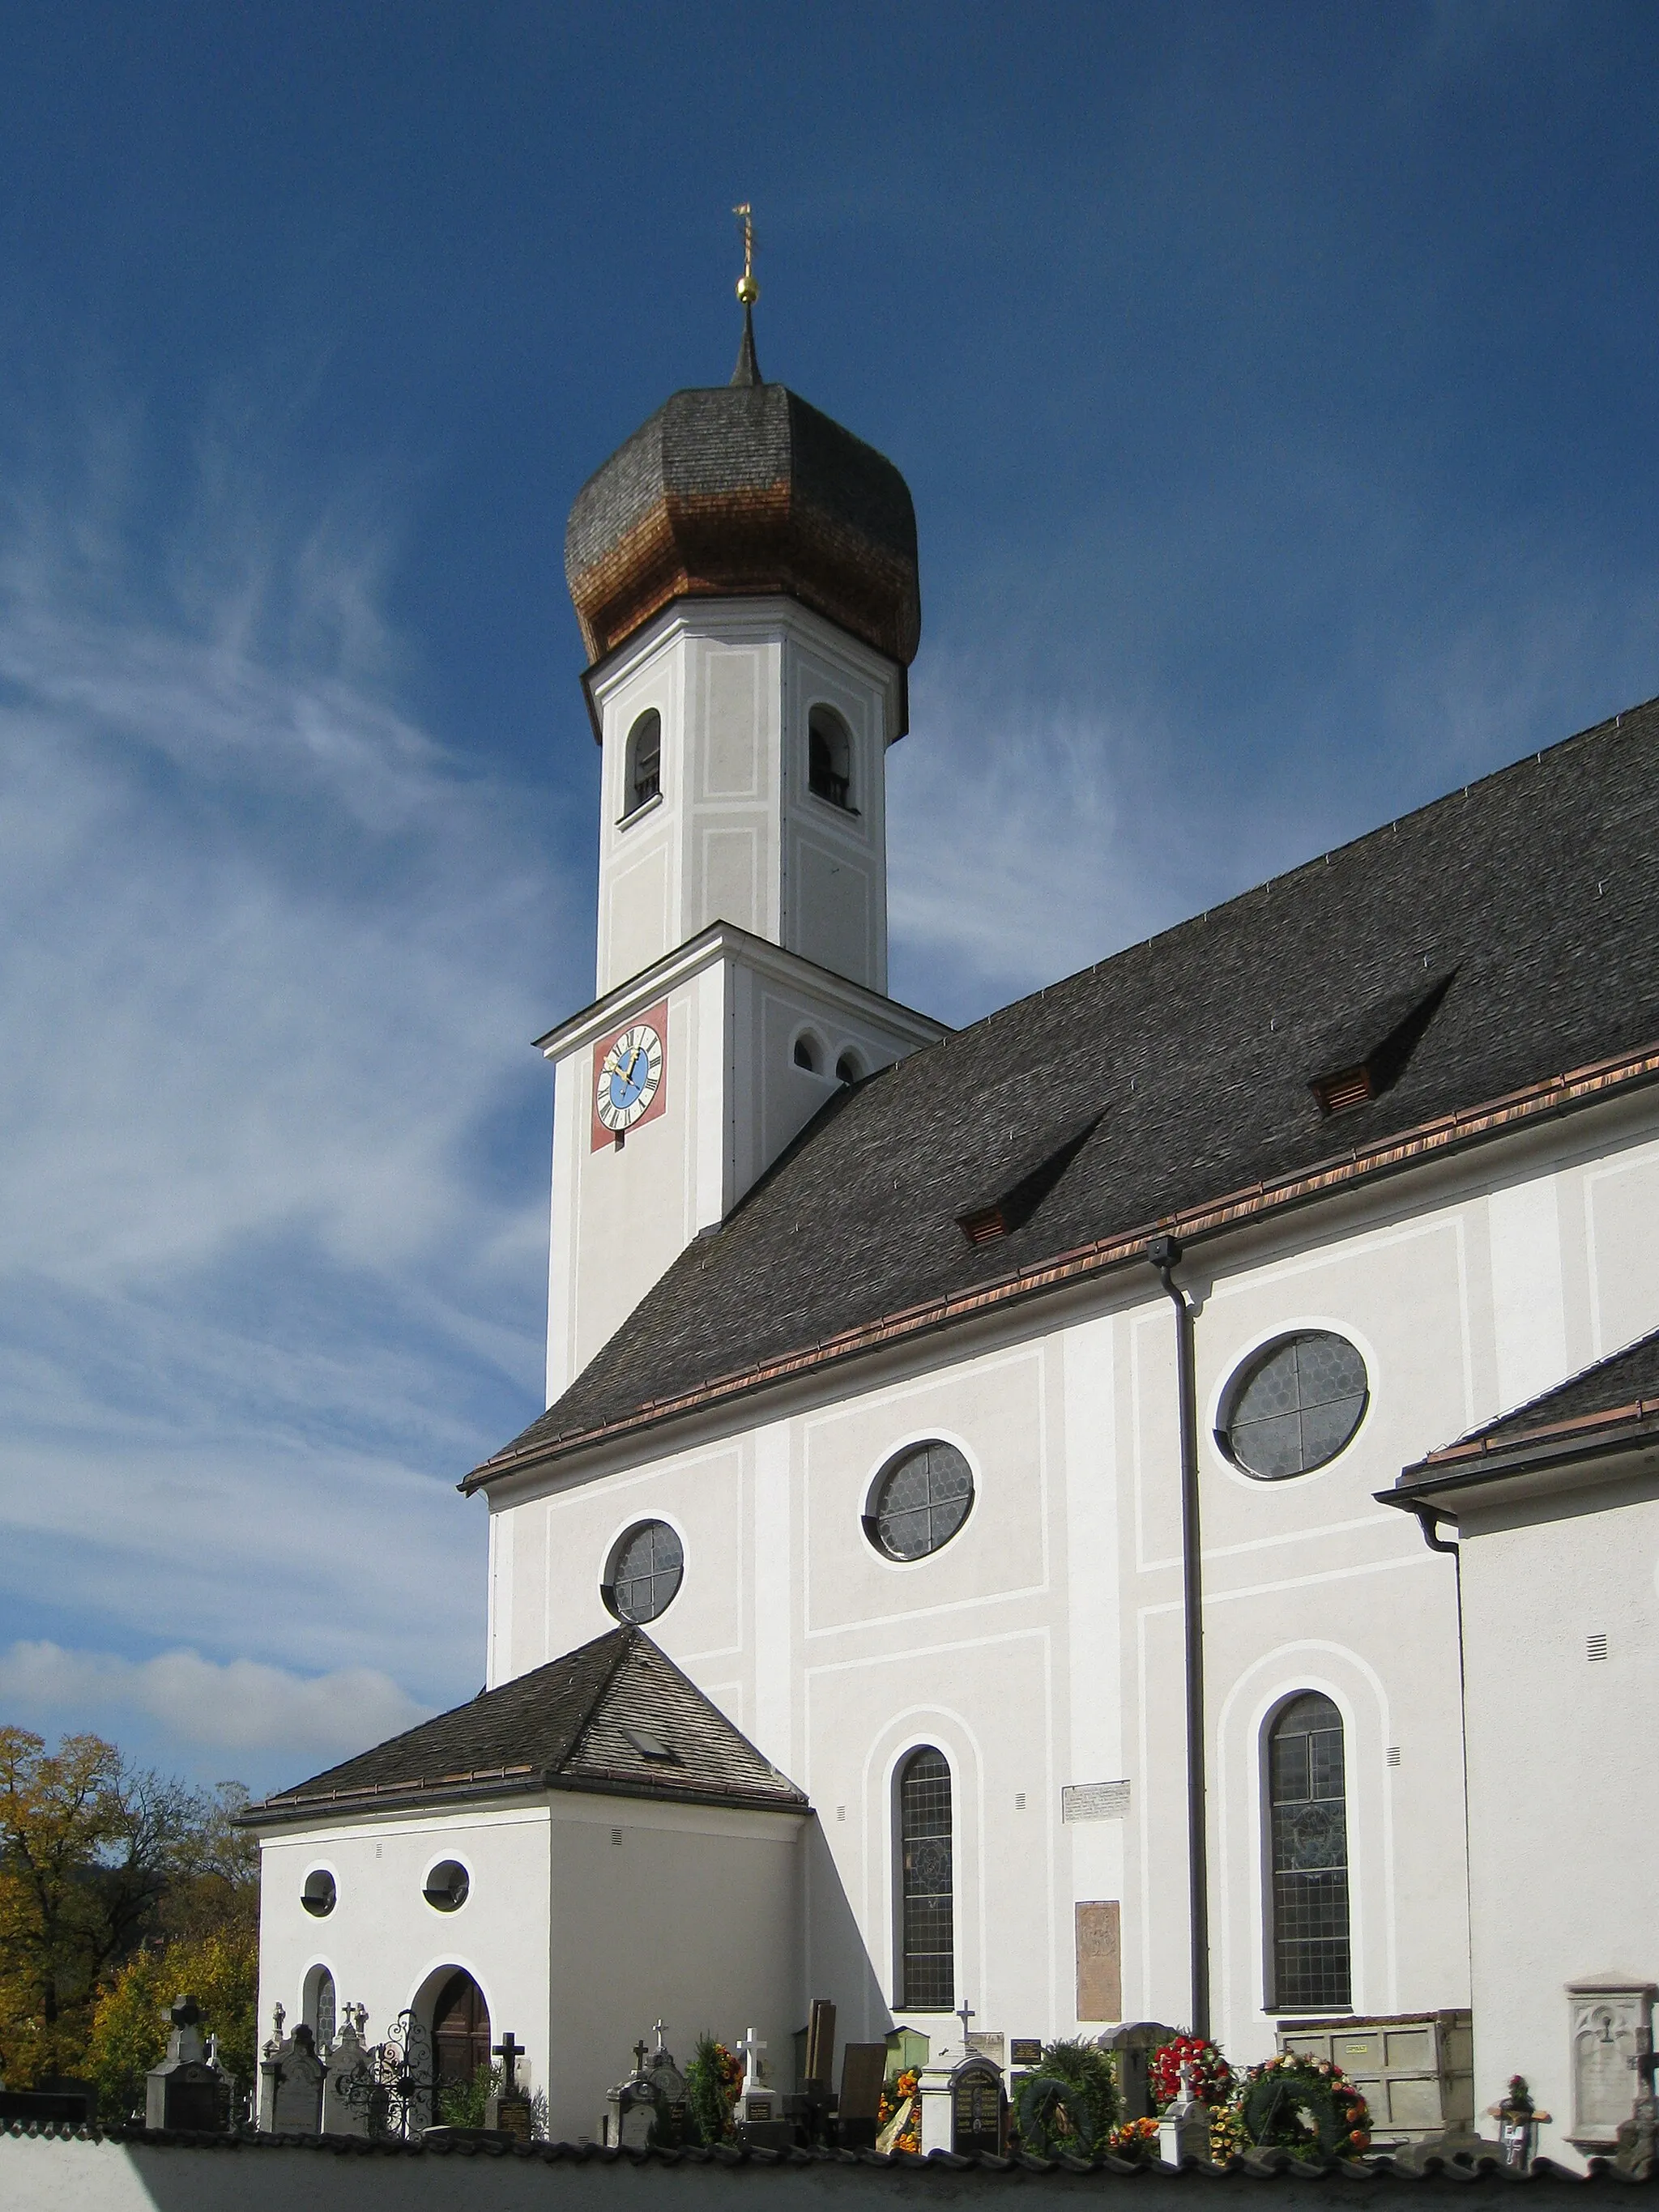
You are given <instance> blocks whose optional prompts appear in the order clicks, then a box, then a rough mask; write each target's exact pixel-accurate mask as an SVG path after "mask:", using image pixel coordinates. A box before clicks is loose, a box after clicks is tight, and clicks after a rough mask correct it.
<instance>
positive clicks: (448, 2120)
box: [437, 2066, 501, 2128]
mask: <svg viewBox="0 0 1659 2212" xmlns="http://www.w3.org/2000/svg"><path fill="white" fill-rule="evenodd" d="M500 2087H501V2068H500V2067H499V2066H478V2067H475V2068H474V2069H473V2073H472V2079H471V2081H446V2082H444V2083H443V2084H442V2085H441V2087H440V2088H439V2091H438V2095H437V2107H438V2124H439V2126H440V2127H444V2128H481V2127H482V2126H483V2124H484V2107H485V2106H486V2105H487V2104H488V2103H489V2100H490V2096H491V2094H492V2093H493V2092H494V2091H495V2090H497V2089H499V2088H500Z"/></svg>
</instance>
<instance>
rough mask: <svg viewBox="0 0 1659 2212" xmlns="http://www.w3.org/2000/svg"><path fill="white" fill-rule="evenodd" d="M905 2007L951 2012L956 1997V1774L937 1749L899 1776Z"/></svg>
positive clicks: (917, 1757)
mask: <svg viewBox="0 0 1659 2212" xmlns="http://www.w3.org/2000/svg"><path fill="white" fill-rule="evenodd" d="M898 1801H899V1802H898V1830H899V1899H900V1911H901V1915H902V1928H901V1937H900V1941H901V1954H900V1963H899V2002H900V2003H901V2004H902V2006H903V2007H904V2008H905V2009H906V2010H907V2011H912V2012H949V2010H950V2009H951V2003H952V2002H953V2000H954V1999H955V1996H956V1993H957V1989H956V1981H957V1974H956V1873H955V1864H954V1859H953V1855H952V1851H951V1768H950V1763H949V1761H948V1760H947V1759H945V1754H944V1753H943V1752H942V1751H936V1750H935V1749H934V1748H933V1746H932V1745H931V1744H928V1745H926V1746H924V1747H923V1748H922V1749H921V1750H920V1751H913V1752H912V1753H910V1756H909V1757H908V1759H906V1760H905V1762H904V1764H903V1765H902V1767H900V1769H899V1773H898Z"/></svg>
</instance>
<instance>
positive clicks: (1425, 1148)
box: [468, 702, 1659, 1486]
mask: <svg viewBox="0 0 1659 2212" xmlns="http://www.w3.org/2000/svg"><path fill="white" fill-rule="evenodd" d="M1656 853H1659V702H1649V703H1648V704H1647V705H1645V706H1643V707H1640V708H1636V709H1634V710H1632V712H1630V713H1627V714H1623V715H1620V716H1619V717H1617V718H1615V719H1614V720H1612V721H1609V722H1605V723H1602V724H1601V725H1600V726H1597V727H1596V728H1594V729H1591V730H1589V731H1586V732H1583V734H1581V735H1580V736H1578V737H1576V738H1569V739H1568V740H1566V741H1565V743H1563V744H1558V745H1555V746H1553V747H1552V748H1550V749H1549V750H1547V751H1544V752H1541V753H1538V754H1536V755H1534V756H1529V757H1528V758H1527V759H1525V760H1523V761H1522V762H1520V763H1517V764H1516V765H1515V766H1514V767H1512V768H1508V769H1504V770H1502V771H1501V772H1499V773H1498V774H1497V775H1490V776H1487V777H1486V778H1485V779H1484V780H1483V781H1480V782H1478V783H1474V784H1471V785H1469V786H1468V787H1467V788H1466V789H1464V790H1462V791H1458V792H1454V793H1452V794H1451V795H1450V796H1449V798H1446V799H1440V800H1438V801H1437V802H1436V803H1435V804H1434V805H1430V806H1425V807H1424V808H1422V809H1420V810H1419V811H1418V812H1416V813H1413V814H1410V815H1407V816H1405V817H1402V818H1401V820H1399V821H1397V822H1392V823H1389V824H1388V825H1387V826H1386V827H1385V828H1383V829H1378V830H1376V831H1374V832H1372V833H1371V834H1370V836H1365V837H1362V838H1360V839H1359V840H1358V842H1355V843H1353V844H1351V845H1347V846H1345V847H1343V848H1341V849H1340V850H1339V851H1336V852H1333V853H1328V854H1324V855H1322V857H1321V858H1319V859H1318V860H1313V861H1310V863H1308V864H1307V865H1306V866H1303V867H1300V868H1298V869H1297V870H1296V871H1295V872H1293V873H1291V874H1290V875H1287V876H1282V877H1279V878H1275V879H1273V881H1272V882H1270V883H1267V884H1262V885H1261V886H1260V887H1259V888H1258V889H1256V890H1251V891H1247V892H1245V893H1243V895H1242V896H1239V897H1237V898H1235V899H1232V900H1231V901H1229V902H1228V903H1227V904H1226V905H1225V906H1221V907H1217V908H1213V909H1212V911H1210V912H1209V913H1206V914H1204V915H1200V916H1198V917H1197V918H1196V919H1194V920H1193V921H1187V922H1183V923H1182V924H1181V925H1180V926H1179V927H1176V928H1174V929H1170V930H1166V931H1165V932H1164V933H1163V934H1162V935H1161V936H1158V937H1155V938H1153V939H1150V940H1149V941H1148V942H1147V943H1146V944H1144V945H1135V946H1133V947H1131V948H1130V949H1129V950H1128V951H1124V952H1121V953H1118V954H1117V955H1115V957H1113V958H1111V959H1109V960H1104V961H1103V962H1101V963H1099V965H1098V966H1097V967H1093V968H1090V969H1085V971H1084V972H1083V973H1082V974H1080V975H1073V976H1072V977H1070V978H1069V979H1068V980H1066V981H1064V982H1061V983H1058V984H1055V985H1053V986H1051V987H1049V988H1048V989H1046V990H1043V991H1041V992H1039V993H1038V994H1036V996H1035V997H1034V998H1028V999H1025V1000H1021V1001H1020V1002H1019V1003H1018V1004H1017V1005H1015V1006H1009V1007H1006V1008H1005V1009H1004V1010H1003V1011H1001V1012H999V1013H995V1014H993V1015H992V1016H991V1017H990V1018H988V1019H987V1020H985V1021H982V1022H980V1023H978V1024H975V1026H974V1027H973V1028H971V1029H968V1030H962V1031H959V1032H957V1033H956V1034H953V1035H951V1036H947V1037H946V1038H945V1040H944V1042H942V1043H939V1044H937V1045H933V1046H931V1047H928V1048H924V1049H923V1050H921V1051H919V1052H916V1053H914V1054H911V1055H910V1056H909V1057H908V1059H905V1060H901V1061H900V1062H899V1063H898V1064H897V1065H896V1066H894V1067H891V1068H889V1069H887V1070H886V1071H884V1073H880V1074H878V1075H875V1076H872V1077H871V1078H869V1079H866V1081H864V1082H863V1083H861V1084H860V1085H857V1086H856V1087H854V1088H853V1089H851V1090H847V1091H842V1092H841V1093H839V1094H838V1095H837V1096H836V1097H834V1098H833V1099H831V1101H830V1102H829V1104H828V1105H827V1106H826V1107H825V1108H824V1109H823V1111H822V1112H821V1113H820V1114H819V1115H817V1118H816V1119H815V1120H814V1121H812V1122H811V1123H809V1124H808V1126H807V1127H806V1129H805V1131H804V1132H803V1133H802V1134H801V1136H800V1137H799V1139H797V1140H796V1142H795V1144H794V1145H793V1146H792V1147H791V1148H790V1150H789V1151H788V1152H786V1153H785V1155H784V1156H783V1158H781V1160H780V1161H779V1162H778V1163H777V1164H776V1165H775V1167H774V1168H773V1170H771V1171H770V1173H769V1175H768V1176H765V1177H763V1179H762V1181H761V1182H759V1183H757V1186H756V1187H755V1188H754V1189H753V1190H752V1191H751V1192H750V1194H749V1195H748V1196H747V1197H746V1198H745V1199H744V1200H743V1202H742V1203H741V1204H740V1205H739V1206H738V1207H737V1209H736V1210H735V1211H734V1212H732V1215H730V1216H729V1217H728V1218H727V1219H726V1222H725V1223H724V1225H722V1226H721V1228H720V1231H719V1233H718V1234H715V1235H712V1236H704V1237H700V1238H699V1239H697V1240H696V1242H695V1243H693V1244H691V1245H690V1247H689V1248H688V1249H686V1251H684V1253H683V1254H682V1255H680V1257H679V1259H678V1261H676V1262H675V1263H674V1265H673V1266H672V1267H670V1268H669V1270H668V1272H667V1273H666V1274H665V1276H664V1277H663V1279H661V1281H660V1282H659V1283H658V1284H657V1285H655V1287H654V1288H653V1290H652V1291H650V1292H649V1293H648V1294H647V1297H645V1298H644V1300H643V1301H642V1302H641V1304H640V1305H639V1306H638V1307H637V1308H636V1309H635V1311H634V1313H633V1314H632V1315H631V1316H629V1319H628V1320H627V1321H626V1322H624V1323H623V1326H622V1328H620V1329H618V1330H617V1334H615V1335H614V1336H613V1337H612V1338H611V1340H610V1341H609V1343H607V1344H606V1345H605V1346H603V1348H602V1349H601V1350H600V1351H599V1353H598V1354H597V1355H596V1357H595V1358H593V1359H592V1361H590V1363H589V1364H588V1365H587V1366H586V1368H585V1369H584V1370H583V1371H582V1372H581V1374H580V1375H579V1376H577V1378H576V1380H575V1381H574V1383H572V1384H571V1386H570V1388H569V1389H568V1390H567V1391H566V1392H565V1393H564V1395H563V1396H562V1398H560V1399H559V1400H558V1401H557V1402H556V1404H555V1405H554V1406H553V1407H550V1410H549V1411H548V1412H547V1413H544V1415H542V1417H541V1418H540V1419H538V1420H536V1421H534V1422H532V1425H530V1427H529V1428H528V1429H526V1431H525V1432H524V1433H523V1435H522V1436H521V1437H519V1438H518V1439H517V1440H516V1442H515V1443H513V1444H511V1445H509V1446H507V1448H506V1449H505V1450H503V1451H502V1452H501V1453H499V1454H497V1455H495V1457H494V1458H493V1459H491V1460H489V1461H487V1462H485V1463H484V1465H483V1467H482V1468H477V1469H476V1470H475V1471H474V1473H473V1474H471V1476H469V1477H468V1486H473V1485H476V1484H477V1483H479V1482H483V1481H487V1480H489V1479H490V1478H491V1477H492V1476H494V1475H495V1474H500V1473H503V1472H507V1471H508V1470H512V1469H515V1468H524V1467H529V1466H533V1465H536V1464H538V1463H540V1462H544V1461H546V1460H549V1459H551V1458H554V1457H556V1456H558V1455H562V1454H563V1453H567V1452H569V1451H572V1450H575V1449H580V1448H581V1447H582V1446H584V1445H586V1444H587V1443H592V1442H593V1441H595V1440H596V1439H598V1438H599V1437H605V1436H606V1435H614V1434H617V1433H620V1432H624V1431H630V1430H634V1429H637V1428H640V1427H642V1426H644V1425H649V1424H652V1423H655V1422H659V1421H661V1420H664V1419H669V1418H671V1417H673V1416H674V1415H676V1414H677V1413H680V1412H683V1411H687V1410H690V1409H693V1408H696V1407H705V1406H708V1404H710V1403H712V1402H718V1401H720V1400H721V1399H722V1398H729V1397H731V1396H733V1395H738V1394H741V1393H744V1392H746V1391H749V1390H751V1389H756V1388H759V1387H763V1386H764V1385H766V1384H769V1383H774V1382H777V1381H781V1380H783V1379H787V1377H789V1376H793V1375H796V1374H799V1373H800V1372H802V1371H803V1370H806V1369H809V1368H811V1367H813V1366H819V1365H823V1364H826V1363H828V1362H830V1361H835V1360H841V1359H845V1358H854V1357H857V1356H859V1355H860V1354H862V1353H864V1352H868V1351H870V1350H872V1349H875V1348H878V1347H881V1346H889V1345H891V1344H892V1343H893V1342H894V1341H896V1340H902V1339H903V1338H905V1337H906V1336H908V1335H911V1334H919V1333H921V1332H922V1331H925V1330H928V1329H932V1328H939V1327H940V1326H943V1325H945V1324H946V1323H949V1322H954V1321H956V1320H957V1319H961V1318H967V1317H971V1316H974V1315H975V1314H980V1313H983V1312H985V1311H986V1310H989V1309H990V1308H992V1307H994V1306H995V1305H996V1304H999V1303H1002V1302H1006V1301H1008V1300H1012V1299H1016V1298H1022V1297H1030V1296H1033V1295H1036V1294H1038V1293H1041V1292H1044V1291H1051V1290H1053V1289H1055V1288H1057V1287H1060V1286H1062V1285H1067V1284H1072V1283H1075V1282H1078V1281H1080V1280H1083V1279H1087V1278H1088V1277H1089V1276H1091V1274H1098V1273H1103V1272H1104V1271H1106V1270H1109V1269H1111V1268H1115V1267H1127V1266H1133V1265H1141V1264H1144V1258H1145V1248H1146V1239H1147V1237H1149V1236H1150V1235H1152V1234H1153V1233H1156V1232H1158V1231H1160V1230H1172V1231H1175V1232H1176V1233H1177V1234H1179V1235H1181V1236H1182V1237H1186V1238H1188V1239H1190V1238H1193V1237H1203V1236H1206V1235H1209V1234H1213V1233H1216V1232H1218V1231H1222V1230H1224V1229H1226V1228H1228V1227H1230V1226H1234V1225H1238V1224H1240V1223H1242V1222H1243V1221H1246V1220H1248V1219H1250V1218H1256V1217H1260V1216H1261V1215H1262V1214H1263V1213H1266V1212H1270V1211H1272V1210H1273V1209H1275V1208H1278V1207H1280V1206H1288V1205H1294V1204H1301V1203H1305V1202H1309V1201H1310V1200H1316V1199H1318V1198H1320V1197H1322V1196H1325V1195H1328V1194H1330V1193H1332V1192H1334V1191H1336V1190H1340V1189H1341V1188H1348V1187H1352V1185H1353V1183H1354V1182H1356V1181H1358V1180H1359V1179H1362V1178H1364V1177H1368V1176H1374V1175H1380V1174H1386V1173H1389V1172H1393V1171H1395V1170H1399V1169H1401V1168H1404V1167H1409V1166H1411V1165H1413V1164H1417V1163H1419V1162H1421V1161H1423V1160H1425V1159H1427V1158H1433V1157H1435V1156H1437V1155H1441V1154H1443V1153H1445V1152H1447V1151H1449V1150H1451V1149H1455V1148H1456V1147H1459V1146H1465V1145H1468V1144H1471V1143H1474V1142H1477V1141H1480V1140H1481V1139H1485V1138H1488V1137H1491V1136H1494V1135H1497V1134H1499V1133H1503V1132H1504V1131H1505V1130H1511V1129H1515V1128H1517V1127H1522V1126H1525V1125H1526V1124H1528V1122H1529V1121H1535V1120H1536V1119H1537V1118H1538V1117H1540V1116H1542V1115H1553V1114H1557V1113H1560V1112H1562V1111H1565V1110H1568V1109H1571V1108H1573V1107H1575V1106H1577V1105H1581V1104H1586V1103H1591V1102H1593V1101H1595V1099H1598V1098H1603V1097H1607V1096H1609V1095H1611V1093H1612V1091H1613V1090H1615V1089H1617V1088H1619V1087H1621V1086H1628V1085H1633V1084H1638V1083H1645V1082H1648V1081H1650V1080H1652V1079H1655V1078H1656V1076H1659V866H1656V863H1655V859H1654V855H1655V854H1656ZM1003 1200H1006V1204H1004V1203H1003V1202H1002V1201H1003Z"/></svg>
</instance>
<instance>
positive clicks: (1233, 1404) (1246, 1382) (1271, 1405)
mask: <svg viewBox="0 0 1659 2212" xmlns="http://www.w3.org/2000/svg"><path fill="white" fill-rule="evenodd" d="M1368 1398H1369V1385H1368V1383H1367V1379H1366V1375H1365V1363H1364V1360H1363V1359H1362V1358H1360V1356H1359V1354H1358V1352H1357V1351H1356V1350H1355V1349H1354V1347H1353V1346H1352V1345H1351V1344H1350V1343H1349V1342H1348V1340H1347V1339H1346V1337H1342V1336H1335V1335H1333V1334H1332V1333H1331V1331H1330V1330H1328V1329H1304V1330H1302V1331H1301V1332H1299V1333H1298V1334H1297V1335H1295V1336H1284V1337H1280V1338H1279V1341H1278V1342H1277V1343H1276V1344H1270V1345H1268V1346H1267V1347H1266V1348H1265V1349H1264V1350H1262V1351H1261V1352H1257V1354H1256V1355H1255V1358H1254V1359H1253V1360H1251V1361H1250V1362H1249V1364H1248V1365H1247V1366H1246V1367H1245V1368H1244V1369H1243V1371H1242V1372H1241V1374H1240V1375H1239V1376H1237V1378H1236V1379H1235V1381H1234V1383H1233V1384H1232V1387H1231V1389H1230V1390H1229V1392H1228V1395H1227V1400H1226V1412H1225V1415H1224V1418H1223V1421H1222V1425H1221V1427H1220V1428H1219V1429H1218V1431H1217V1432H1216V1442H1217V1443H1218V1444H1219V1445H1220V1446H1221V1449H1222V1450H1223V1451H1224V1452H1225V1453H1226V1455H1227V1456H1228V1458H1229V1459H1230V1460H1231V1462H1233V1465H1234V1466H1235V1467H1237V1468H1242V1469H1243V1472H1244V1473H1245V1474H1253V1475H1255V1478H1256V1479H1257V1480H1258V1481H1260V1482H1282V1481H1284V1480H1285V1477H1286V1476H1288V1475H1292V1474H1312V1472H1313V1470H1314V1469H1315V1468H1316V1467H1323V1466H1324V1465H1325V1464H1326V1462H1328V1461H1329V1460H1334V1458H1335V1457H1336V1455H1337V1454H1338V1453H1339V1452H1340V1451H1341V1450H1343V1449H1345V1447H1346V1445H1347V1444H1348V1443H1350V1442H1352V1438H1353V1436H1354V1433H1355V1431H1357V1430H1358V1426H1359V1424H1360V1423H1361V1421H1363V1420H1364V1418H1365V1407H1366V1404H1367V1402H1368Z"/></svg>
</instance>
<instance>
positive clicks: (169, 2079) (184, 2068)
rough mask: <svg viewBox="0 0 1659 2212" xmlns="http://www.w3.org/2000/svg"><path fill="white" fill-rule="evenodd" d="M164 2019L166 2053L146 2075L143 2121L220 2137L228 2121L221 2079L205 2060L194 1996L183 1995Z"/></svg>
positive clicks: (147, 2124) (152, 2124)
mask: <svg viewBox="0 0 1659 2212" xmlns="http://www.w3.org/2000/svg"><path fill="white" fill-rule="evenodd" d="M167 2019H168V2020H170V2021H172V2023H173V2025H172V2027H170V2029H169V2030H168V2033H167V2057H165V2058H164V2059H163V2060H162V2061H161V2064H160V2065H159V2066H152V2067H151V2068H150V2069H149V2073H148V2074H147V2075H145V2076H144V2125H145V2126H146V2127H147V2128H188V2129H191V2130H195V2131H197V2132H200V2133H203V2134H207V2135H222V2133H223V2132H224V2130H225V2129H226V2128H227V2127H228V2124H229V2112H228V2109H227V2104H228V2100H226V2099H225V2097H224V2095H223V2093H222V2081H223V2078H224V2077H222V2075H221V2073H220V2070H219V2069H217V2068H216V2067H215V2066H212V2065H210V2063H208V2052H207V2045H205V2044H204V2041H203V2040H202V2033H201V2019H202V2015H201V2010H200V2008H199V2007H198V2006H197V2002H196V2000H195V1998H194V1997H192V1996H181V1997H180V1998H179V2000H178V2002H176V2003H175V2004H174V2005H173V2007H172V2008H171V2009H170V2010H169V2012H168V2013H167Z"/></svg>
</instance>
